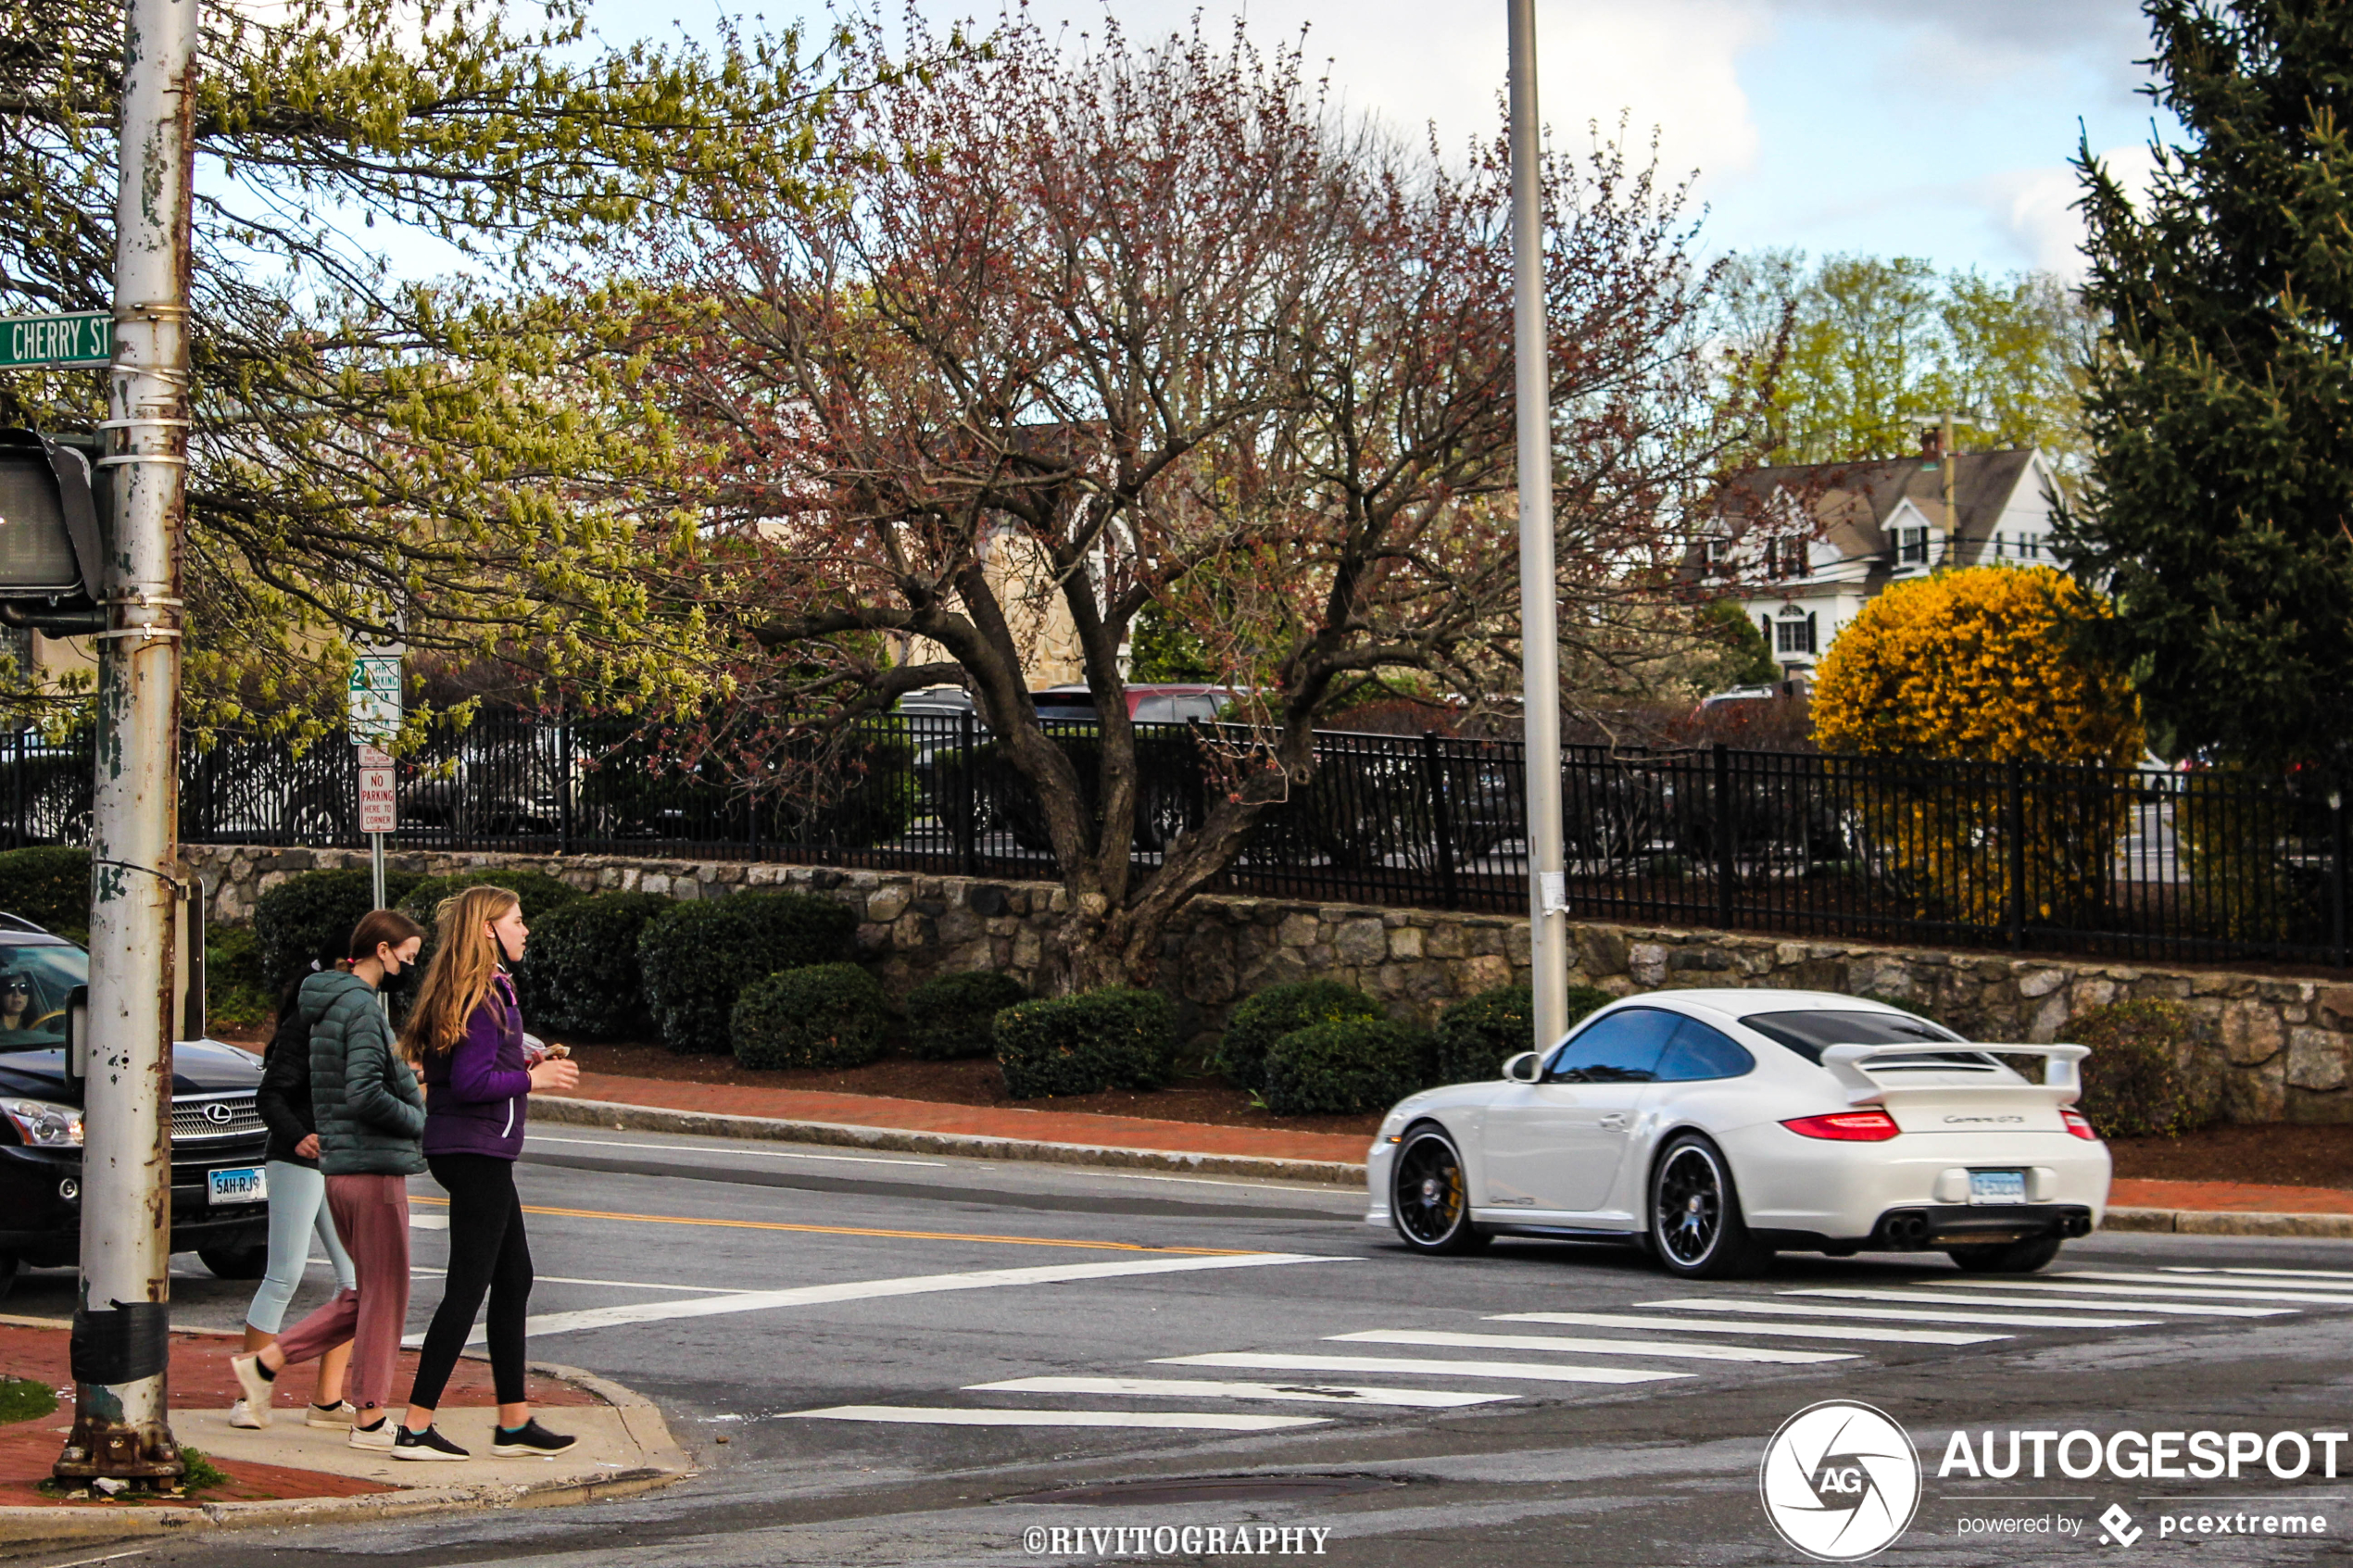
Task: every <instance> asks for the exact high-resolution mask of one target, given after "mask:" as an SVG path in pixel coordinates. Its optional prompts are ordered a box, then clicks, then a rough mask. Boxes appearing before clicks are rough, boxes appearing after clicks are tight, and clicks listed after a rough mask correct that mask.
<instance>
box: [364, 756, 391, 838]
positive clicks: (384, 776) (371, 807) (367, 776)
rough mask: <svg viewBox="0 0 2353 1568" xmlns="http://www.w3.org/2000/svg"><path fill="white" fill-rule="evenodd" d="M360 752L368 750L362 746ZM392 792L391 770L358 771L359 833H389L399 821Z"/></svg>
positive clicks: (370, 769)
mask: <svg viewBox="0 0 2353 1568" xmlns="http://www.w3.org/2000/svg"><path fill="white" fill-rule="evenodd" d="M360 749H361V750H362V751H365V750H367V749H368V748H367V747H365V746H362V747H361V748H360ZM399 814H400V813H399V808H398V806H397V804H396V797H395V795H394V792H393V785H392V770H391V769H390V768H388V767H387V768H371V767H368V766H366V765H365V764H362V765H361V767H360V769H359V831H360V832H361V833H391V832H392V831H394V829H395V827H396V824H397V822H398V819H399Z"/></svg>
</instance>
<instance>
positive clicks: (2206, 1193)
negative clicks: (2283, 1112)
mask: <svg viewBox="0 0 2353 1568" xmlns="http://www.w3.org/2000/svg"><path fill="white" fill-rule="evenodd" d="M2108 1203H2109V1204H2110V1205H2111V1206H2112V1207H2115V1208H2118V1209H2188V1210H2205V1211H2207V1212H2209V1213H2228V1214H2353V1192H2347V1191H2346V1190H2345V1189H2344V1188H2342V1187H2270V1186H2256V1185H2253V1184H2251V1183H2247V1182H2158V1181H2143V1180H2128V1179H2125V1178H2121V1177H2120V1178H2119V1179H2118V1180H2117V1181H2116V1183H2115V1185H2112V1186H2110V1187H2109V1188H2108Z"/></svg>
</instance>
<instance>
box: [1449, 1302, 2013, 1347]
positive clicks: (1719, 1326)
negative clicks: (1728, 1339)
mask: <svg viewBox="0 0 2353 1568" xmlns="http://www.w3.org/2000/svg"><path fill="white" fill-rule="evenodd" d="M1725 1305H1726V1306H1728V1307H1729V1306H1730V1305H1731V1303H1730V1302H1726V1303H1725ZM1487 1321H1488V1322H1490V1323H1573V1324H1577V1325H1579V1326H1582V1327H1587V1328H1664V1329H1670V1330H1672V1331H1673V1332H1675V1333H1677V1334H1780V1335H1785V1336H1789V1337H1791V1338H1793V1339H1853V1340H1869V1341H1873V1342H1876V1343H1879V1344H1884V1345H1983V1344H1987V1343H1990V1342H1991V1341H1993V1340H1996V1339H2009V1338H2014V1337H2016V1336H2013V1335H2007V1334H1961V1333H1957V1332H1955V1331H1953V1330H1949V1329H1937V1328H1865V1327H1862V1326H1860V1325H1855V1326H1851V1327H1842V1328H1832V1327H1831V1326H1830V1325H1829V1324H1827V1323H1732V1322H1730V1321H1728V1320H1726V1319H1723V1318H1672V1317H1668V1318H1640V1317H1636V1316H1634V1315H1633V1314H1631V1313H1629V1312H1494V1313H1491V1314H1489V1316H1488V1320H1487Z"/></svg>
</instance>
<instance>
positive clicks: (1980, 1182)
mask: <svg viewBox="0 0 2353 1568" xmlns="http://www.w3.org/2000/svg"><path fill="white" fill-rule="evenodd" d="M1969 1201H1970V1202H1971V1203H2023V1202H2025V1201H2026V1173H2025V1172H2023V1171H1971V1172H1970V1173H1969Z"/></svg>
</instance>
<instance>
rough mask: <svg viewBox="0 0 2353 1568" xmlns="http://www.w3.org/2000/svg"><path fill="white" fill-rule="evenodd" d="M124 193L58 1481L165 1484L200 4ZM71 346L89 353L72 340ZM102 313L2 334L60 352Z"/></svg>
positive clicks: (144, 28)
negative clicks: (85, 1056) (69, 1336)
mask: <svg viewBox="0 0 2353 1568" xmlns="http://www.w3.org/2000/svg"><path fill="white" fill-rule="evenodd" d="M126 9H127V10H128V12H129V15H128V17H127V19H126V21H127V25H126V27H125V30H124V44H123V59H122V99H121V112H120V121H119V124H120V132H119V138H120V141H119V155H118V157H117V164H118V166H119V170H120V182H119V185H118V187H117V192H116V198H115V245H114V263H115V265H114V308H113V310H112V311H110V312H109V313H108V314H109V316H110V317H111V319H112V320H113V322H114V324H115V325H114V330H113V332H112V333H111V338H112V343H111V347H112V350H113V358H112V361H111V363H110V365H109V367H108V369H109V375H108V387H107V419H106V420H105V422H104V424H103V425H102V426H101V428H102V429H103V430H104V431H105V432H106V433H107V437H108V445H109V447H110V448H111V449H110V450H109V451H108V452H107V455H105V456H104V457H101V458H99V459H98V461H97V463H96V465H95V467H96V468H97V469H98V470H100V471H101V472H102V473H107V472H110V473H111V476H112V479H113V483H114V493H115V495H114V498H115V506H114V513H113V515H114V525H113V528H112V531H111V533H112V536H111V537H110V538H108V539H107V541H106V542H105V569H104V578H105V581H104V582H103V583H93V584H91V586H92V587H94V589H96V595H95V598H96V601H97V604H98V605H99V607H100V608H103V610H104V611H105V615H106V629H105V630H104V631H101V632H99V633H96V636H97V639H98V647H99V656H98V698H97V710H98V743H97V777H96V783H95V794H94V799H93V803H92V809H91V813H90V859H91V878H90V884H91V885H90V1002H89V1022H90V1044H89V1047H88V1050H89V1065H88V1072H89V1076H88V1078H87V1080H86V1083H87V1085H88V1086H87V1088H86V1089H85V1090H84V1099H83V1105H82V1127H83V1144H82V1258H81V1281H80V1286H81V1288H80V1292H79V1295H78V1298H77V1299H76V1301H75V1303H74V1312H73V1347H72V1362H73V1381H74V1397H73V1426H72V1428H71V1430H70V1432H69V1435H68V1436H67V1437H66V1442H65V1448H64V1449H63V1450H62V1451H61V1452H60V1453H59V1454H58V1456H57V1463H56V1465H55V1466H54V1467H53V1472H52V1473H53V1474H55V1475H56V1476H57V1479H59V1480H61V1481H65V1482H67V1483H69V1484H73V1483H88V1482H92V1481H108V1482H112V1481H126V1482H130V1483H132V1484H133V1485H135V1486H141V1487H144V1488H155V1489H160V1488H161V1487H164V1486H169V1485H170V1483H171V1482H172V1481H173V1480H174V1479H176V1478H177V1477H179V1476H181V1475H182V1474H185V1473H186V1468H187V1467H186V1465H185V1463H184V1462H183V1461H182V1459H181V1457H180V1448H179V1445H178V1443H177V1442H175V1441H174V1440H173V1437H172V1433H171V1423H170V1415H169V1413H168V1412H169V1410H170V1402H169V1400H168V1399H167V1398H166V1387H165V1381H166V1377H167V1375H168V1374H169V1371H170V1350H171V1322H170V1317H171V1307H170V1301H171V1275H170V1268H169V1264H170V1261H171V1210H172V1207H173V1203H172V1192H171V1143H170V1126H169V1124H168V1122H167V1119H166V1117H165V1110H166V1107H167V1106H168V1105H169V1103H170V1098H171V1041H172V1036H173V1035H174V1033H175V1032H176V1031H175V1029H174V1027H173V1025H174V1020H173V1019H172V1016H171V1013H172V1007H171V1000H172V995H173V991H174V980H175V971H176V969H177V966H178V947H179V944H178V942H177V941H176V940H175V935H174V934H175V928H176V922H177V920H178V917H179V909H180V901H181V898H182V890H183V888H184V887H185V885H186V884H185V883H184V882H183V880H182V878H183V877H184V875H185V870H184V868H183V867H182V865H181V862H180V854H179V822H180V800H179V782H180V768H179V746H180V740H179V731H180V633H181V613H180V612H181V593H180V575H181V541H182V535H183V533H185V530H186V524H187V517H188V420H189V412H190V405H189V395H188V387H189V371H188V358H189V357H188V338H189V333H188V300H189V283H188V281H189V274H190V270H191V259H190V245H191V244H192V233H193V231H192V227H191V222H190V220H191V216H192V214H193V211H194V202H195V100H196V10H197V6H196V4H195V0H130V5H129V6H127V7H126ZM69 337H70V338H71V339H72V341H71V342H70V343H69V342H68V341H66V340H67V339H68V338H69ZM96 341H97V339H96V336H95V334H94V333H92V332H91V331H90V330H89V326H88V323H87V321H86V320H83V321H82V323H81V324H77V325H73V326H70V327H69V326H68V325H67V324H66V323H65V321H63V320H57V321H53V322H51V323H48V324H46V325H41V324H37V323H36V324H34V325H33V326H31V327H27V326H25V325H23V324H21V323H19V324H15V325H12V326H11V327H10V329H9V330H8V331H6V332H0V345H5V346H6V347H7V348H8V349H9V350H10V351H11V352H13V353H19V354H24V353H31V354H36V355H40V356H42V357H44V358H45V359H46V361H47V362H49V363H63V362H69V361H68V360H67V359H66V358H65V355H64V354H63V353H61V352H60V351H61V350H70V351H72V352H74V353H78V354H80V353H87V352H88V351H89V350H91V349H93V348H94V346H95V345H96Z"/></svg>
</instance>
